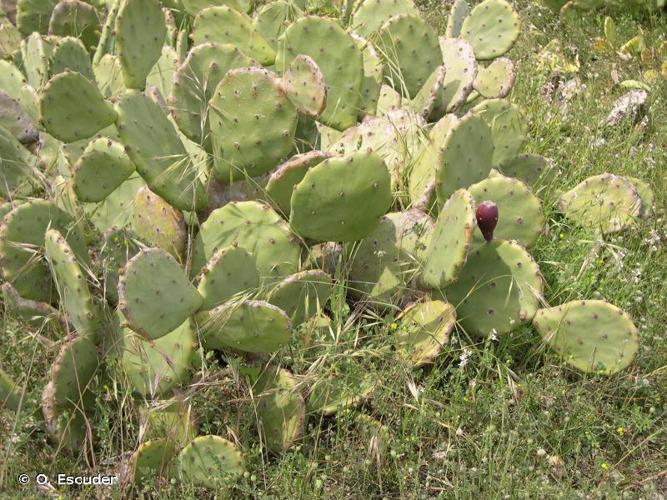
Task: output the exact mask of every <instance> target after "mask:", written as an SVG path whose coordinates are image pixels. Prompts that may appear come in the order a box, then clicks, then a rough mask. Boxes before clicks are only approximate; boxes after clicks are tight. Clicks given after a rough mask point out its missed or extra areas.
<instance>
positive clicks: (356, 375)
mask: <svg viewBox="0 0 667 500" xmlns="http://www.w3.org/2000/svg"><path fill="white" fill-rule="evenodd" d="M322 372H323V373H321V375H320V378H318V379H316V380H315V382H314V383H313V385H312V386H311V387H310V394H309V395H308V400H307V402H306V404H307V409H308V412H309V413H322V414H324V415H334V414H336V413H338V412H340V411H343V410H345V409H348V408H354V407H355V406H359V405H360V404H361V403H362V402H363V401H365V400H366V399H368V398H369V397H370V396H371V394H372V393H373V391H374V390H375V387H376V385H377V381H378V379H377V376H376V375H375V374H374V373H372V372H370V371H369V370H368V369H367V368H366V367H364V366H362V365H361V364H360V363H358V362H356V361H352V360H340V361H338V362H336V363H329V364H327V365H325V367H324V368H323V369H322ZM318 375H319V374H318Z"/></svg>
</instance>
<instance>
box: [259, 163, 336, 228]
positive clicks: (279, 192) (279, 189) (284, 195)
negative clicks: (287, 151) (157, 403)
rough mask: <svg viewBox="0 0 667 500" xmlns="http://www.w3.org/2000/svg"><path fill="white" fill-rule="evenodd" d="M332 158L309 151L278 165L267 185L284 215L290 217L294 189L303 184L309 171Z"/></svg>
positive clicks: (268, 190)
mask: <svg viewBox="0 0 667 500" xmlns="http://www.w3.org/2000/svg"><path fill="white" fill-rule="evenodd" d="M330 157H331V154H329V153H325V152H322V151H309V152H308V153H303V154H300V155H296V156H293V157H292V158H290V159H289V160H287V161H286V162H284V163H282V164H280V165H278V167H277V168H276V170H275V171H274V172H273V173H272V174H271V177H270V178H269V182H268V184H267V185H266V192H267V194H268V195H269V198H270V199H271V201H272V202H273V203H274V204H275V205H276V206H277V207H278V208H279V209H280V211H281V212H282V213H283V214H284V215H286V216H289V213H290V201H291V199H292V192H293V191H294V187H295V186H296V185H297V184H298V183H299V182H301V180H302V179H303V177H304V176H305V175H306V172H308V169H309V168H311V167H314V166H315V165H318V164H320V163H322V162H323V161H324V160H326V159H327V158H330Z"/></svg>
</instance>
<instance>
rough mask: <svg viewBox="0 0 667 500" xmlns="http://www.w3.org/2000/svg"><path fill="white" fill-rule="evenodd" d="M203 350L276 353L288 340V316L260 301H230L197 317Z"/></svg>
mask: <svg viewBox="0 0 667 500" xmlns="http://www.w3.org/2000/svg"><path fill="white" fill-rule="evenodd" d="M197 322H198V324H199V326H200V328H201V334H202V339H201V340H202V344H203V346H204V348H205V349H220V350H225V349H232V350H235V351H242V352H251V353H271V352H274V351H277V350H278V349H280V348H281V347H282V346H284V345H285V344H287V343H289V341H290V338H291V333H292V332H291V324H290V320H289V318H288V317H287V314H285V312H284V311H283V310H282V309H280V308H279V307H276V306H274V305H271V304H269V303H268V302H264V301H262V300H243V301H241V302H234V301H230V302H227V303H226V304H223V305H221V306H218V307H216V308H215V309H212V310H210V311H206V312H203V313H199V314H198V315H197Z"/></svg>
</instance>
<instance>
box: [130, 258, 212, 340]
mask: <svg viewBox="0 0 667 500" xmlns="http://www.w3.org/2000/svg"><path fill="white" fill-rule="evenodd" d="M118 294H119V297H120V301H119V307H120V309H121V311H123V314H124V315H125V318H126V319H127V322H128V324H129V326H130V328H132V330H134V331H135V332H137V333H139V334H141V335H143V336H144V337H146V338H147V339H157V338H160V337H162V336H164V335H166V334H168V333H169V332H171V331H173V330H174V329H175V328H177V327H178V326H180V325H181V324H183V322H184V321H185V320H186V319H187V317H188V316H190V315H191V314H192V313H194V312H195V311H196V310H197V309H199V307H200V306H201V304H202V300H203V299H202V297H201V296H200V295H199V293H198V292H197V290H196V289H195V288H194V287H193V286H192V285H191V284H190V282H189V281H188V279H187V277H186V276H185V274H184V272H183V270H182V269H181V267H180V266H179V265H178V263H177V262H176V261H175V260H174V258H173V257H172V256H171V255H169V254H168V253H166V252H165V251H164V250H160V249H157V248H152V249H148V250H142V251H141V252H139V253H138V254H137V255H135V256H134V257H132V259H130V261H129V262H128V263H127V265H126V266H125V268H124V269H123V272H122V274H121V276H120V280H119V282H118Z"/></svg>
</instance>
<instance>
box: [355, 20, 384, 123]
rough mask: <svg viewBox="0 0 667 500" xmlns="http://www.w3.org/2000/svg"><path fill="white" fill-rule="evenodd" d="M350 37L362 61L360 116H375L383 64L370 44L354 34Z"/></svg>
mask: <svg viewBox="0 0 667 500" xmlns="http://www.w3.org/2000/svg"><path fill="white" fill-rule="evenodd" d="M351 36H352V38H353V39H354V41H355V42H356V44H357V47H359V49H360V50H361V55H362V60H363V71H364V76H363V79H362V81H361V104H360V108H361V113H360V116H363V115H375V114H376V113H377V103H378V99H379V98H380V89H381V88H382V79H383V78H384V64H383V63H382V59H381V58H380V55H379V54H378V52H377V50H376V49H375V46H374V45H373V43H372V42H370V41H369V40H366V39H365V38H362V37H360V36H359V35H357V34H356V33H351Z"/></svg>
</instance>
